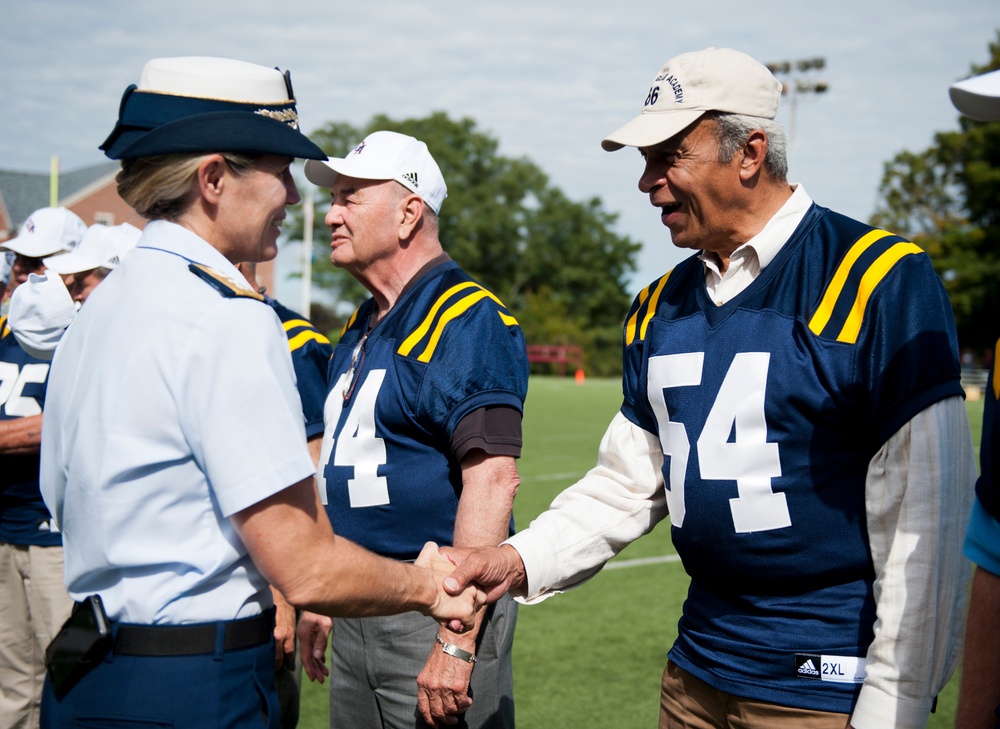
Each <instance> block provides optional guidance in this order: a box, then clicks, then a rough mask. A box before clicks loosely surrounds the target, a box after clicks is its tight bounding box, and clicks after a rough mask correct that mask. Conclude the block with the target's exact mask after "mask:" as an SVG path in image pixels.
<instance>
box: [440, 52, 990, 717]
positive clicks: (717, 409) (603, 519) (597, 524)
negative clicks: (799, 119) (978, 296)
mask: <svg viewBox="0 0 1000 729" xmlns="http://www.w3.org/2000/svg"><path fill="white" fill-rule="evenodd" d="M780 95H781V85H780V84H779V83H778V81H777V80H776V79H775V78H774V77H773V76H772V75H771V74H770V72H769V71H768V70H767V68H765V67H764V66H763V65H762V64H761V63H759V62H757V61H756V60H754V59H753V58H751V57H750V56H747V55H746V54H743V53H740V52H738V51H734V50H731V49H725V48H709V49H705V50H702V51H697V52H694V53H685V54H682V55H679V56H675V57H674V58H671V59H670V60H669V61H667V62H666V64H664V65H663V66H662V67H661V68H660V69H659V70H658V71H657V72H656V74H655V75H654V76H653V78H652V81H651V82H650V83H649V85H648V86H647V87H646V88H645V89H644V90H643V93H642V94H641V95H640V96H639V99H640V100H642V102H643V107H642V111H641V112H640V114H639V115H638V116H636V117H635V118H633V119H632V120H631V121H629V122H628V123H627V124H625V125H624V126H622V127H621V128H619V129H617V130H616V131H614V132H612V133H611V134H609V135H608V136H607V137H606V138H605V139H604V140H603V143H602V144H603V146H604V148H605V149H608V150H615V149H619V148H621V147H623V146H630V147H636V148H637V149H638V151H639V152H640V153H641V154H642V158H643V160H644V162H643V170H642V172H641V174H640V176H639V189H640V190H641V191H642V192H643V193H645V194H646V195H647V196H648V198H649V202H650V204H651V205H652V206H653V208H654V209H655V210H656V214H657V215H659V217H660V220H661V221H662V223H663V224H664V225H665V226H666V227H667V228H668V229H669V231H670V235H671V238H672V239H673V243H674V245H675V246H678V247H681V248H687V249H690V250H691V251H692V252H693V253H694V255H692V256H691V257H690V258H688V259H687V260H685V261H684V262H682V263H680V264H678V265H677V266H676V267H675V268H674V269H673V270H672V271H670V272H668V273H667V274H665V275H663V276H662V277H660V278H659V279H657V280H656V281H653V282H652V283H651V284H650V285H649V286H648V287H646V288H645V289H643V290H642V292H641V293H640V294H639V295H638V297H637V298H636V299H635V301H634V303H633V305H632V308H631V310H630V311H629V313H628V315H627V317H626V320H625V327H624V332H623V339H624V347H625V351H624V366H625V374H624V379H623V383H624V384H623V392H624V400H623V403H622V407H621V412H620V413H619V414H618V415H617V416H616V417H615V419H614V420H613V421H612V423H611V425H610V426H609V428H608V432H607V434H606V435H605V437H604V440H603V442H602V445H601V450H600V452H599V455H598V466H597V467H596V468H595V469H594V470H592V471H591V472H590V474H588V475H587V476H585V477H584V478H583V479H582V480H581V481H580V482H578V483H577V484H575V485H574V486H571V487H570V488H569V490H568V491H567V492H566V493H564V494H563V495H561V496H560V497H558V498H557V500H556V502H554V503H555V506H553V507H552V508H551V509H550V510H549V511H548V512H545V513H544V514H542V515H541V516H539V517H538V518H537V519H536V520H535V521H534V522H532V524H531V526H530V527H528V528H527V529H524V530H522V531H519V532H518V533H517V534H516V535H514V536H513V537H511V538H510V539H509V540H508V543H507V544H506V545H504V546H501V547H499V548H494V549H493V550H487V551H484V552H482V553H480V554H479V556H475V555H473V556H472V557H469V558H468V559H467V560H466V561H465V562H463V563H462V565H460V566H459V569H458V571H456V573H455V574H454V575H453V577H452V578H451V579H454V580H455V581H456V584H455V587H460V586H461V585H462V584H463V583H464V581H466V580H469V579H471V580H473V581H475V580H477V579H484V580H485V579H489V580H490V581H491V582H492V583H494V584H496V585H497V586H498V588H499V589H505V588H507V587H511V586H512V587H513V589H514V590H516V591H518V592H519V593H521V594H524V595H525V596H526V597H527V598H528V599H529V600H537V599H542V598H545V597H547V596H549V595H552V594H554V593H557V592H560V591H563V590H566V589H568V588H571V587H574V586H576V585H579V584H581V583H582V582H583V581H585V580H586V579H589V578H590V577H592V576H593V575H594V573H595V572H596V571H597V570H598V569H600V568H601V566H602V565H603V564H604V563H605V562H606V561H607V560H608V559H610V558H611V557H612V556H614V554H616V553H617V552H618V551H619V550H620V549H622V548H623V547H624V546H625V545H627V544H628V543H630V542H631V541H633V540H634V539H637V538H638V537H640V536H641V535H643V534H645V533H647V532H648V531H649V530H650V529H652V528H653V526H654V525H655V524H656V523H657V522H658V521H660V520H664V519H669V520H670V524H671V528H672V532H671V533H672V536H673V540H674V544H675V545H676V547H677V552H678V554H679V555H680V557H681V560H682V562H683V564H684V568H685V570H686V571H687V572H688V574H689V575H690V576H691V585H690V589H689V592H688V596H687V600H686V601H685V603H684V610H683V616H682V617H681V619H680V623H679V631H678V637H677V640H676V641H675V642H674V644H673V646H672V647H671V649H670V651H669V654H668V662H667V666H666V669H665V671H664V673H663V679H662V687H661V704H660V727H664V728H666V727H680V726H699V727H707V726H713V727H732V726H737V725H738V726H741V727H745V728H747V729H771V728H772V727H776V726H783V727H784V726H788V727H792V726H794V727H809V728H810V729H820V728H822V729H844V727H845V726H848V725H853V726H854V727H856V728H857V729H887V728H895V729H903V728H906V729H911V728H914V729H915V728H916V727H923V726H924V724H925V723H926V721H927V716H928V713H929V712H930V710H931V707H932V705H933V702H934V697H935V694H936V693H937V691H938V690H939V689H940V688H941V687H943V686H944V684H945V683H946V681H947V680H948V677H949V676H950V675H951V673H952V671H953V670H954V668H955V663H956V660H955V657H956V655H957V653H958V650H957V648H958V646H957V636H958V635H959V634H960V625H961V620H962V616H963V612H964V599H965V589H964V586H965V578H966V575H967V572H966V569H965V567H964V566H963V564H964V560H962V558H961V554H960V550H961V532H962V529H961V524H962V522H963V520H964V515H965V514H966V513H967V509H968V508H969V502H970V497H971V486H972V482H973V481H974V479H975V463H974V459H973V455H972V454H973V449H972V443H971V439H970V437H969V426H968V419H967V415H966V412H965V406H964V403H963V394H964V393H963V390H962V386H961V382H960V368H959V362H958V352H957V342H956V334H955V323H954V318H953V315H952V313H951V305H950V303H949V301H948V297H947V295H946V294H945V291H944V288H943V286H942V284H941V281H940V280H939V278H938V276H937V275H936V274H935V272H934V268H933V266H932V265H931V262H930V260H929V259H928V257H927V256H926V255H925V254H924V253H923V252H922V251H921V250H920V249H919V248H917V247H916V246H914V245H913V244H912V243H909V242H908V241H905V240H903V239H902V238H900V237H898V236H895V235H892V234H891V233H889V232H887V231H882V230H874V229H872V228H871V227H870V226H868V225H865V224H864V223H861V222H859V221H855V220H851V219H850V218H847V217H846V216H843V215H839V214H837V213H835V212H833V211H831V210H828V209H826V208H823V207H820V206H819V205H816V204H814V203H813V201H812V200H811V199H810V197H809V196H808V195H807V194H806V191H805V189H804V188H803V186H802V185H800V184H798V185H795V184H790V183H789V182H788V181H787V179H786V161H785V151H784V148H785V143H784V133H783V131H782V129H781V126H780V125H779V124H778V123H777V122H776V121H775V120H774V117H775V115H776V112H777V109H778V101H779V99H780ZM915 535H919V538H917V537H916V536H915ZM448 584H451V583H450V580H446V585H448ZM737 716H738V719H737V718H735V717H737Z"/></svg>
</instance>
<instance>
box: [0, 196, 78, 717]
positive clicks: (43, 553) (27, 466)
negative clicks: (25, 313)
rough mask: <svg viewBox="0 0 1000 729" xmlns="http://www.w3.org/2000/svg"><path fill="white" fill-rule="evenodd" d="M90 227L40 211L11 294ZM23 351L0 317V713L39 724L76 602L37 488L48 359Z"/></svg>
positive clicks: (24, 241)
mask: <svg viewBox="0 0 1000 729" xmlns="http://www.w3.org/2000/svg"><path fill="white" fill-rule="evenodd" d="M86 229H87V226H86V225H85V224H84V222H83V221H82V220H80V218H79V217H77V216H76V215H75V214H74V213H72V212H70V211H69V210H67V209H66V208H41V209H40V210H36V211H34V212H33V213H32V214H31V215H29V216H28V218H27V220H25V221H24V223H23V224H22V225H21V228H20V230H19V231H18V234H17V237H16V238H13V239H11V240H8V241H5V242H4V243H2V244H0V248H3V249H6V250H9V251H13V252H14V254H15V255H14V262H13V265H12V268H11V277H10V288H11V296H12V297H13V296H16V295H17V293H18V291H20V290H21V289H23V288H24V287H25V286H27V285H28V284H26V283H25V282H26V281H27V280H28V278H29V277H30V276H33V275H36V274H41V273H43V271H44V268H45V266H44V263H43V258H44V257H46V256H53V254H60V255H62V254H63V253H64V252H65V251H66V250H68V249H71V248H73V247H75V246H76V245H77V244H78V243H79V242H80V239H81V238H82V236H83V234H84V232H85V231H86ZM37 354H39V353H38V352H36V351H33V350H30V349H25V348H23V347H22V346H21V345H20V343H19V341H18V339H17V338H16V337H15V336H14V334H13V333H12V330H11V326H10V322H9V321H8V317H6V316H3V317H0V371H2V372H3V374H2V380H3V386H2V387H0V612H2V613H3V615H4V619H3V620H2V621H0V643H2V644H3V645H4V646H5V649H4V650H3V651H0V716H2V717H4V718H5V723H9V724H11V725H12V726H32V725H34V726H37V723H38V717H39V712H40V702H41V695H42V685H43V680H44V676H45V663H44V658H43V655H42V651H43V650H44V647H45V646H47V645H48V644H49V642H50V641H51V640H52V638H53V637H55V634H56V632H57V631H58V630H59V626H60V625H61V624H62V622H63V621H64V620H65V619H66V617H67V616H68V615H69V611H70V608H71V606H72V604H73V601H72V600H71V599H70V598H69V596H68V595H67V594H66V588H65V587H64V585H63V582H62V573H63V548H62V536H61V535H60V533H59V530H58V529H56V528H55V527H54V525H53V522H52V517H51V515H50V513H49V511H48V509H47V508H46V506H45V503H44V501H43V499H42V494H41V491H40V486H39V478H38V473H39V451H40V447H41V431H42V409H43V407H44V406H45V397H46V391H47V381H48V375H49V363H48V359H47V358H46V359H42V358H39V357H38V356H36V355H37Z"/></svg>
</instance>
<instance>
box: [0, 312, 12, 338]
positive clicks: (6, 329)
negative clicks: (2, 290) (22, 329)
mask: <svg viewBox="0 0 1000 729" xmlns="http://www.w3.org/2000/svg"><path fill="white" fill-rule="evenodd" d="M8 334H10V326H9V325H8V324H7V315H6V314H4V315H3V316H0V339H3V338H4V337H6V336H7V335H8Z"/></svg>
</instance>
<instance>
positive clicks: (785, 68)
mask: <svg viewBox="0 0 1000 729" xmlns="http://www.w3.org/2000/svg"><path fill="white" fill-rule="evenodd" d="M824 68H826V59H825V58H823V57H821V56H818V57H816V58H801V59H799V60H797V61H777V62H775V63H768V64H767V70H768V71H770V72H771V73H773V74H774V76H775V78H777V79H778V80H779V81H780V82H781V95H782V96H787V97H788V101H789V103H790V105H791V109H790V114H791V120H790V122H789V125H788V150H789V155H788V156H789V157H791V150H792V148H794V146H795V124H796V113H795V112H796V106H797V104H798V98H799V96H801V95H802V94H825V93H826V92H827V91H828V90H829V89H830V84H828V83H827V82H826V81H823V80H821V79H817V78H815V76H814V75H813V73H812V72H814V71H822V70H823V69H824Z"/></svg>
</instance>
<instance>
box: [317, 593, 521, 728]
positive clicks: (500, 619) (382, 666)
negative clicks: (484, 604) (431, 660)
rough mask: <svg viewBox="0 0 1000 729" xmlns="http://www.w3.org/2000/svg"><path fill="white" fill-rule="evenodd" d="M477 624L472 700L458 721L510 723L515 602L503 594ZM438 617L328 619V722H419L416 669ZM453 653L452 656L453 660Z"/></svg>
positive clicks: (506, 725)
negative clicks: (330, 633) (330, 623)
mask: <svg viewBox="0 0 1000 729" xmlns="http://www.w3.org/2000/svg"><path fill="white" fill-rule="evenodd" d="M488 609H489V610H492V613H491V614H488V615H487V618H488V619H487V621H486V623H485V624H484V627H483V629H482V631H480V636H479V640H478V641H477V644H478V647H477V650H476V666H475V669H474V670H473V671H472V688H471V696H472V707H471V708H470V709H469V711H468V712H466V714H465V716H464V721H461V722H459V723H458V724H457V725H455V726H458V727H461V728H463V729H464V728H465V727H468V728H469V729H486V728H489V729H494V728H495V729H513V727H514V677H513V670H512V668H511V647H512V646H513V643H514V626H515V624H516V622H517V603H515V602H514V601H513V600H512V599H511V598H510V597H508V596H504V597H503V598H502V599H501V600H499V601H498V602H497V603H496V604H495V605H492V606H491V607H490V608H488ZM437 631H438V624H437V621H435V620H434V619H433V618H428V617H425V616H424V615H421V614H420V613H415V612H410V613H404V614H403V615H393V616H388V617H377V618H335V619H334V621H333V640H332V647H331V659H330V727H331V729H359V728H360V727H364V728H365V729H368V728H372V727H375V728H377V727H382V729H414V728H415V727H419V728H423V727H426V726H427V724H426V723H424V721H423V720H422V719H421V718H420V715H419V714H418V712H417V675H418V674H419V673H420V671H421V670H422V669H423V667H424V664H425V663H426V662H427V656H428V655H430V652H431V648H432V647H433V646H434V644H435V643H434V636H435V635H437ZM455 660H458V659H455Z"/></svg>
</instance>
